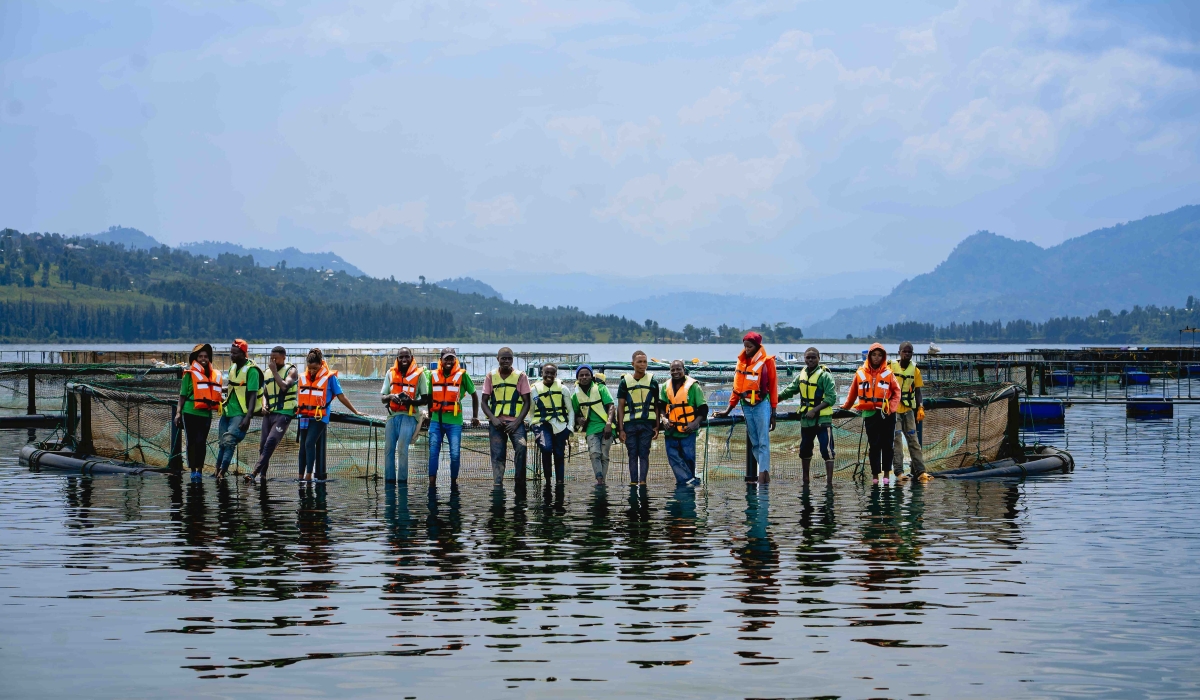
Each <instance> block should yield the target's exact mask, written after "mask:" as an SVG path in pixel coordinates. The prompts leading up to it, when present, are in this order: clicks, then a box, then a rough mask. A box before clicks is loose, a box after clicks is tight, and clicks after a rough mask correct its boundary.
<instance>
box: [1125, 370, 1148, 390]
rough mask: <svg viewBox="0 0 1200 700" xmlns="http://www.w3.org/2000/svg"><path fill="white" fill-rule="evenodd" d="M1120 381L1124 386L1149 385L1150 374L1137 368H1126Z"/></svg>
mask: <svg viewBox="0 0 1200 700" xmlns="http://www.w3.org/2000/svg"><path fill="white" fill-rule="evenodd" d="M1122 379H1123V380H1124V382H1125V386H1134V385H1139V384H1140V385H1149V384H1150V374H1149V373H1148V372H1145V371H1143V370H1140V369H1138V368H1137V367H1126V368H1125V374H1124V375H1122Z"/></svg>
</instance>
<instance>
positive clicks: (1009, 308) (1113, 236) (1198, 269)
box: [804, 205, 1200, 337]
mask: <svg viewBox="0 0 1200 700" xmlns="http://www.w3.org/2000/svg"><path fill="white" fill-rule="evenodd" d="M1197 290H1200V206H1195V205H1193V206H1186V207H1182V208H1180V209H1176V210H1174V211H1171V212H1168V213H1166V214H1158V215H1155V216H1148V217H1146V218H1144V219H1139V220H1137V221H1131V222H1129V223H1124V224H1119V225H1117V226H1112V227H1109V228H1104V229H1099V230H1096V231H1092V232H1090V233H1087V234H1084V235H1082V236H1078V237H1076V238H1071V239H1069V240H1066V241H1064V242H1062V243H1060V244H1059V245H1056V246H1051V247H1049V248H1042V247H1040V246H1038V245H1036V244H1034V243H1030V242H1028V241H1018V240H1013V239H1011V238H1006V237H1004V236H999V235H996V234H994V233H990V232H987V231H979V232H977V233H975V234H974V235H971V236H968V237H967V238H966V239H964V240H963V241H962V242H961V243H959V244H958V246H957V247H956V248H955V249H954V250H953V252H951V253H950V255H949V256H948V257H947V258H946V260H945V261H943V262H942V263H941V264H940V265H938V266H937V267H936V268H934V269H933V270H932V271H931V272H927V273H925V274H923V275H917V276H916V277H913V278H912V279H909V280H905V281H903V282H901V283H900V284H898V285H897V286H896V287H895V289H893V290H892V291H891V293H889V294H888V295H887V296H885V297H883V298H882V299H880V300H879V301H877V302H875V303H872V304H867V305H861V306H856V307H852V308H847V309H841V310H839V311H837V312H836V313H834V314H833V315H832V316H831V317H830V318H828V319H825V320H823V321H820V322H818V323H814V324H811V325H809V326H807V327H805V328H804V331H805V335H807V336H809V337H842V336H843V335H844V334H846V333H852V334H854V335H856V336H861V335H865V334H868V333H872V332H874V330H875V328H876V327H877V326H883V325H887V324H888V323H897V322H902V321H922V322H926V323H935V324H946V323H951V322H969V321H975V320H986V321H1009V320H1014V319H1025V320H1029V321H1045V320H1047V319H1049V318H1053V317H1062V316H1086V315H1088V314H1092V313H1096V312H1097V311H1100V310H1102V309H1110V310H1114V311H1116V310H1120V309H1128V308H1131V307H1133V306H1135V305H1142V306H1145V305H1151V304H1154V305H1160V306H1162V305H1169V304H1177V303H1179V300H1180V299H1183V298H1185V297H1187V296H1188V295H1189V294H1192V293H1195V292H1196V291H1197Z"/></svg>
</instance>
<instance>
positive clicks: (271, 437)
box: [246, 345, 300, 482]
mask: <svg viewBox="0 0 1200 700" xmlns="http://www.w3.org/2000/svg"><path fill="white" fill-rule="evenodd" d="M299 382H300V372H299V371H297V369H296V365H291V364H288V361H287V348H285V347H283V346H282V345H276V346H275V347H273V348H271V355H270V357H269V359H268V360H267V371H266V372H264V373H263V385H262V425H261V426H259V430H260V431H261V432H260V435H259V438H258V461H257V462H256V463H255V464H254V471H252V472H250V474H249V475H247V476H246V480H247V481H254V480H255V479H257V478H259V477H260V476H261V477H262V479H263V482H266V480H267V467H268V466H270V464H271V455H273V454H275V448H276V447H278V446H279V442H280V441H281V440H283V437H284V436H285V435H287V429H288V426H289V425H291V424H292V418H294V417H295V416H296V403H297V391H296V385H297V384H298V383H299Z"/></svg>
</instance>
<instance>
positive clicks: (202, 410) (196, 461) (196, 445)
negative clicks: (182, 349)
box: [175, 343, 221, 479]
mask: <svg viewBox="0 0 1200 700" xmlns="http://www.w3.org/2000/svg"><path fill="white" fill-rule="evenodd" d="M212 355H213V349H212V345H209V344H208V343H201V344H199V345H197V346H196V347H194V348H192V352H191V354H190V355H188V367H187V369H185V370H184V371H183V380H182V381H181V383H180V385H179V401H178V403H177V404H176V405H175V425H176V426H182V427H183V434H184V437H185V438H186V440H187V463H188V469H190V470H191V472H192V478H193V479H199V478H200V476H201V474H202V473H203V471H204V458H205V457H206V456H207V455H208V432H209V430H211V429H212V416H213V411H215V410H217V409H218V408H220V406H221V373H220V372H218V371H217V369H216V368H215V367H213V365H212Z"/></svg>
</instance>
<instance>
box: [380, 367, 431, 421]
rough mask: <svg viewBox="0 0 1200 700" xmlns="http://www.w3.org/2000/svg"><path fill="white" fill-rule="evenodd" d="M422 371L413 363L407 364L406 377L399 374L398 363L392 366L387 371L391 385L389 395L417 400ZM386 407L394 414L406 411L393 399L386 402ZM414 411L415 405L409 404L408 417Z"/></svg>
mask: <svg viewBox="0 0 1200 700" xmlns="http://www.w3.org/2000/svg"><path fill="white" fill-rule="evenodd" d="M423 371H424V370H422V369H421V366H420V365H418V364H417V363H416V362H415V361H414V362H410V363H409V365H408V375H402V374H400V364H399V363H396V364H394V365H392V367H391V369H389V370H388V379H389V380H390V381H391V383H392V390H391V393H392V394H404V395H406V396H408V398H410V399H413V400H416V398H417V383H418V382H420V381H421V374H422V373H423ZM388 407H389V408H391V409H392V411H393V412H394V413H400V412H401V411H404V410H406V409H405V408H404V407H403V406H401V405H400V402H399V401H397V400H395V399H392V400H391V401H389V402H388ZM415 410H416V408H415V405H414V404H409V406H408V409H407V411H408V415H410V416H411V415H413V413H414V411H415Z"/></svg>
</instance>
